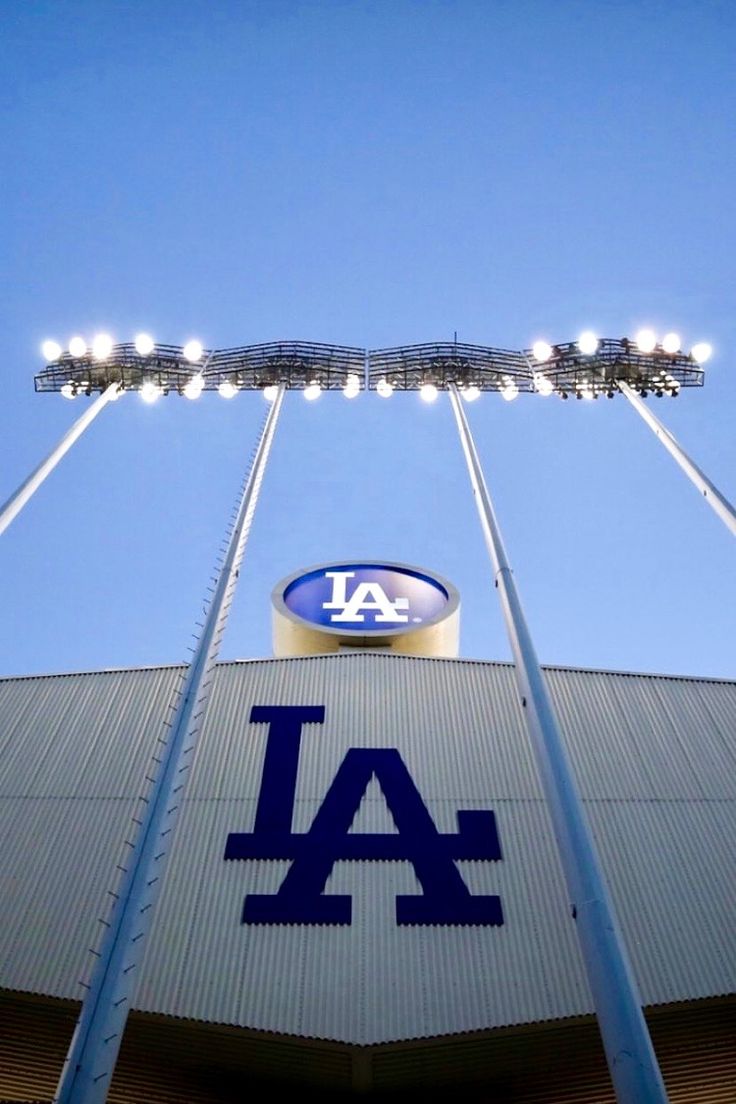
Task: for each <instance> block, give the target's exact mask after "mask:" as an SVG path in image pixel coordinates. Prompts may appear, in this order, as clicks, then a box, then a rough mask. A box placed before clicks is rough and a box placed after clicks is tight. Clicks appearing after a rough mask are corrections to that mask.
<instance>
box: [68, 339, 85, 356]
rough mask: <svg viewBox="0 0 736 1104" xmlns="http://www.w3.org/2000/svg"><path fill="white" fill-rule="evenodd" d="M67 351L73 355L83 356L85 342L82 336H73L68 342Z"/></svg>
mask: <svg viewBox="0 0 736 1104" xmlns="http://www.w3.org/2000/svg"><path fill="white" fill-rule="evenodd" d="M69 352H70V353H71V355H72V356H73V357H83V356H85V355H86V353H87V342H86V341H85V340H84V338H83V337H73V338H72V339H71V341H70V342H69Z"/></svg>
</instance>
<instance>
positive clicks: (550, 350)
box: [525, 329, 736, 536]
mask: <svg viewBox="0 0 736 1104" xmlns="http://www.w3.org/2000/svg"><path fill="white" fill-rule="evenodd" d="M525 355H526V357H527V360H528V362H529V365H530V367H531V369H532V371H533V374H534V381H535V387H536V389H537V391H538V392H539V393H540V394H545V395H550V394H553V393H556V394H558V395H560V396H561V397H562V398H563V399H567V398H569V397H570V396H571V395H574V396H575V397H576V398H578V399H597V398H599V397H600V396H601V395H606V396H607V397H608V398H609V399H611V398H613V397H614V395H615V394H616V393H620V394H622V395H625V396H626V398H627V399H628V400H629V402H630V403H631V405H632V406H633V408H634V410H636V412H637V414H639V416H640V417H641V418H642V419H643V420H644V421H645V422H646V424H647V425H648V426H649V428H650V429H651V430H652V432H653V433H654V435H655V436H656V437H657V438H658V439H659V440H660V441H661V442H662V444H663V445H664V447H665V448H666V449H667V451H668V452H669V453H670V455H671V456H672V457H673V458H674V459H675V461H676V462H677V464H678V465H679V466H680V468H681V469H682V471H684V473H685V475H686V476H687V477H688V479H690V480H691V482H692V483H693V484H694V485H695V486H696V487H697V489H698V491H699V492H700V493H701V495H702V496H703V498H704V499H705V501H706V502H707V503H708V505H709V506H710V507H711V509H712V510H714V511H715V513H716V514H717V515H718V517H719V518H720V519H721V521H722V522H723V523H724V525H726V526H727V527H728V529H730V531H731V532H732V533H733V534H734V536H736V508H734V506H733V505H732V504H731V503H730V502H729V500H728V499H727V498H726V497H725V495H723V494H722V493H721V492H720V491H719V490H718V488H717V487H716V486H715V485H714V484H713V483H712V482H711V481H710V479H708V477H707V476H706V475H705V473H704V472H703V471H701V469H700V468H699V467H698V466H697V464H696V463H695V462H694V460H692V459H691V457H689V456H688V454H687V453H686V452H685V450H684V449H683V448H682V447H681V445H679V444H678V442H677V441H676V440H675V438H674V436H673V435H672V434H671V433H670V431H669V430H668V429H666V428H665V426H664V425H663V424H662V422H661V421H660V420H659V419H658V418H657V417H656V415H655V414H654V413H653V412H652V411H651V410H650V409H649V407H648V406H647V405H646V403H645V402H644V401H643V400H644V399H645V398H646V397H647V395H655V396H656V397H657V398H662V397H663V396H664V395H670V396H672V398H675V397H676V396H677V395H678V394H679V393H680V390H681V389H682V388H683V387H702V385H703V374H704V373H703V368H702V365H703V364H704V363H705V362H706V360H708V358H709V357H710V355H711V348H710V345H708V344H706V343H705V342H700V343H699V344H697V345H693V347H692V349H691V350H690V352H689V353H685V352H683V351H682V349H681V346H680V338H679V335H678V334H675V333H669V334H665V335H664V337H663V338H662V340H661V341H658V340H657V336H656V334H655V333H654V332H653V331H652V330H649V329H647V330H640V331H639V333H638V334H636V336H635V338H634V339H633V340H632V339H629V338H620V339H611V338H602V339H600V340H599V339H598V338H596V337H595V335H593V334H590V333H588V334H584V335H581V337H580V338H578V340H577V341H569V342H565V343H564V344H561V345H549V344H547V343H546V342H543V341H539V342H536V343H535V345H534V346H533V347H532V348H531V349H528V350H526V354H525Z"/></svg>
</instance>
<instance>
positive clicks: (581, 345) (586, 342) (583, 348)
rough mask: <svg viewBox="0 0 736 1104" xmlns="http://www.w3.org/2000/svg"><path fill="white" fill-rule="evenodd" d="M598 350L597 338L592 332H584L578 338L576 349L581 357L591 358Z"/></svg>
mask: <svg viewBox="0 0 736 1104" xmlns="http://www.w3.org/2000/svg"><path fill="white" fill-rule="evenodd" d="M597 348H598V338H597V337H596V336H595V334H594V333H593V331H592V330H585V332H584V333H581V335H580V337H579V338H578V349H579V350H580V352H581V353H582V354H583V356H592V355H593V353H594V352H595V351H596V349H597Z"/></svg>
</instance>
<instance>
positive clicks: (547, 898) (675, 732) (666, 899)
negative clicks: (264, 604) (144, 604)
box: [0, 653, 736, 1044]
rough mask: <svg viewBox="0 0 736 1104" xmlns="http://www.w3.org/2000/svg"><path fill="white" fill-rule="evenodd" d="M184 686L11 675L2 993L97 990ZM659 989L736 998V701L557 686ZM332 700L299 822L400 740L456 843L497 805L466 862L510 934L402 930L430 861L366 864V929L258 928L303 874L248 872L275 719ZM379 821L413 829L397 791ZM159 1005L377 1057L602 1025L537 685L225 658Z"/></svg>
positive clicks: (710, 695) (303, 824) (673, 689)
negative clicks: (237, 844)
mask: <svg viewBox="0 0 736 1104" xmlns="http://www.w3.org/2000/svg"><path fill="white" fill-rule="evenodd" d="M177 674H178V671H177V670H176V669H173V668H172V669H165V670H151V671H133V672H114V673H100V674H91V675H83V676H60V677H54V678H45V679H23V680H7V681H5V682H0V718H2V720H1V723H0V817H2V820H1V821H0V823H1V824H2V829H0V830H1V831H2V840H3V846H2V852H1V853H0V876H1V877H2V879H3V883H4V885H5V886H6V887H8V891H4V892H3V894H2V897H0V985H2V986H4V987H6V988H14V989H19V990H26V991H34V992H45V993H48V994H50V995H53V996H58V997H77V996H79V995H80V991H79V989H78V988H77V984H76V983H77V980H78V978H79V977H80V976H84V975H85V973H86V969H87V964H88V962H89V958H88V956H87V954H86V948H87V947H89V946H90V944H91V943H92V942H93V941H94V940H95V939H96V936H95V926H96V919H97V917H98V916H99V915H101V914H103V913H104V910H105V900H104V898H105V891H106V890H107V889H108V888H109V887H110V886H111V885H112V884H113V878H112V873H113V867H114V864H115V862H117V861H118V859H117V855H118V853H119V844H120V840H121V837H122V834H123V833H124V829H125V827H126V823H127V822H128V820H129V818H130V815H131V810H132V808H133V807H134V803H135V799H136V795H137V794H138V792H139V790H140V788H141V779H142V777H143V775H144V773H145V770H146V766H147V762H148V759H149V756H150V754H151V751H152V750H153V747H154V742H155V740H156V739H157V738H158V737H159V735H160V733H161V728H160V721H161V720H162V719H163V716H164V712H165V707H166V704H167V701H168V699H169V696H170V694H171V691H172V689H173V686H174V683H175V681H176V678H177ZM548 679H549V683H550V687H551V690H552V693H553V697H554V699H555V702H556V705H557V707H558V710H559V714H560V718H561V721H562V724H563V729H564V731H565V735H566V738H567V740H568V744H569V746H570V750H571V755H572V758H573V761H574V762H575V764H576V768H577V770H578V774H579V777H580V783H581V788H582V791H583V794H584V796H585V798H586V802H587V806H588V809H589V812H590V815H591V820H592V823H593V826H594V830H595V832H596V836H597V838H598V840H599V843H600V846H601V851H602V854H603V857H604V861H605V865H606V869H607V872H608V875H609V878H610V881H611V885H612V890H613V893H614V897H615V898H616V902H617V904H618V907H619V909H620V912H621V917H622V921H623V924H624V928H625V931H626V934H627V940H628V944H629V947H630V950H631V953H632V957H633V959H634V965H635V969H636V973H637V977H638V979H639V982H640V985H641V988H642V992H643V997H644V1000H645V1002H646V1003H647V1004H657V1003H670V1002H676V1001H682V1000H688V999H693V998H699V997H707V996H715V995H718V994H724V993H731V992H733V991H734V989H735V988H736V986H735V985H734V982H735V981H736V953H735V952H736V940H735V937H734V925H733V922H732V910H733V885H734V884H736V869H735V868H734V854H733V851H734V849H733V839H734V837H735V836H736V803H735V802H734V798H736V771H735V770H734V767H736V751H735V747H734V731H736V685H734V684H732V683H724V682H715V681H713V682H710V681H707V680H687V679H668V678H656V677H648V676H638V675H637V676H634V675H617V674H608V673H599V672H580V671H565V670H551V671H549V672H548ZM254 704H257V705H274V704H293V705H324V706H325V707H326V719H325V723H324V724H323V725H306V726H305V728H304V732H303V738H302V753H301V759H300V769H299V776H298V783H297V801H296V806H295V813H294V825H293V828H294V831H297V832H304V831H306V829H307V828H308V827H309V825H310V823H311V821H312V818H313V816H314V814H315V811H316V810H317V808H318V807H319V805H320V803H321V801H322V799H323V797H324V794H325V792H326V790H327V787H328V786H329V784H330V782H331V781H332V779H333V777H334V775H335V772H336V770H337V768H338V766H339V764H340V762H341V761H342V759H343V757H344V755H345V752H346V750H347V749H348V748H350V747H395V748H398V749H399V751H400V753H401V755H402V758H403V759H404V761H405V763H406V765H407V767H408V768H409V770H410V772H411V775H412V777H413V779H414V781H415V783H416V785H417V786H418V788H419V791H420V792H421V794H422V795H423V798H424V800H425V803H426V805H427V807H428V808H429V810H430V812H431V815H432V817H433V818H434V820H435V823H436V824H437V827H438V828H439V830H440V831H442V832H454V831H456V830H457V822H456V819H455V815H456V812H457V810H458V809H487V808H490V809H493V810H494V812H495V814H496V818H497V823H498V829H499V834H500V839H501V846H502V850H503V861H502V862H481V861H474V862H470V861H462V862H459V863H458V867H459V869H460V870H461V872H462V874H463V876H464V878H465V879H466V882H467V884H468V886H469V887H470V889H471V891H472V892H473V893H476V894H479V893H486V894H500V897H501V900H502V903H503V908H504V918H505V922H504V924H503V926H501V927H443V926H431V927H398V926H397V925H396V923H395V897H396V895H397V894H407V893H408V894H412V893H418V892H420V886H419V883H418V881H417V878H416V876H415V874H414V870H413V868H412V866H411V865H410V864H409V863H406V862H340V863H337V864H336V865H335V868H334V870H333V873H332V875H331V877H330V879H329V881H328V883H327V888H326V892H327V893H350V894H352V897H353V921H352V924H351V925H350V926H344V927H334V926H329V927H324V926H317V927H314V926H302V925H293V926H292V925H276V926H272V925H263V926H248V925H243V924H241V922H240V918H241V912H242V906H243V899H244V897H245V895H246V893H256V892H260V893H263V892H267V893H271V892H275V891H276V890H277V888H278V886H279V884H280V882H281V879H282V878H283V875H284V873H285V871H286V870H287V869H288V866H289V864H288V862H286V861H274V862H255V861H230V862H225V861H224V860H223V853H224V847H225V841H226V839H227V836H228V834H229V833H230V832H246V831H251V830H252V827H253V819H254V813H255V806H256V802H257V798H258V793H259V787H260V778H261V767H262V762H263V755H264V748H265V740H266V732H267V727H266V726H265V725H263V724H255V725H254V724H250V723H249V715H250V710H251V707H252V705H254ZM354 829H355V830H359V831H363V832H365V831H382V832H386V831H391V830H392V820H391V817H390V815H389V813H388V812H387V809H386V806H385V802H384V799H383V797H382V794H381V791H380V788H379V787H378V785H377V783H376V782H375V780H374V782H373V783H372V784H371V788H370V789H369V791H368V793H367V795H366V798H365V799H364V801H363V804H362V806H361V809H360V811H359V813H358V816H357V817H356V821H355V824H354ZM137 1006H138V1007H139V1008H141V1009H143V1010H148V1011H151V1012H161V1013H170V1014H173V1015H177V1016H185V1017H192V1018H195V1019H202V1020H208V1021H213V1022H221V1023H228V1024H235V1025H242V1026H247V1027H251V1028H257V1029H263V1030H267V1031H272V1032H279V1033H285V1034H290V1035H297V1036H299V1035H301V1036H305V1037H312V1038H329V1039H336V1040H344V1041H351V1042H358V1043H362V1044H372V1043H377V1042H385V1041H391V1040H400V1039H406V1038H417V1037H423V1036H438V1035H449V1034H452V1033H461V1032H469V1031H476V1030H479V1029H483V1028H488V1027H497V1026H501V1025H508V1024H522V1023H526V1022H534V1021H540V1020H552V1019H556V1018H563V1017H569V1016H576V1015H580V1014H584V1013H586V1012H589V1011H590V1010H591V1003H590V998H589V995H588V992H587V987H586V984H585V981H584V978H583V975H582V971H581V967H580V962H579V956H578V951H577V947H576V943H575V938H574V931H573V922H572V921H571V919H570V917H569V911H568V908H567V904H566V899H565V893H564V890H563V889H562V887H561V877H560V873H559V867H558V863H557V859H556V855H555V849H554V845H553V842H552V840H551V836H550V830H549V825H548V821H547V816H546V811H545V808H544V805H543V802H542V800H541V796H540V790H539V786H538V783H537V779H536V772H535V769H534V766H533V763H532V759H531V754H530V750H529V747H528V743H527V739H526V735H525V733H524V730H523V727H522V723H521V717H520V710H519V708H518V705H517V702H516V696H515V690H514V684H513V675H512V670H511V668H510V667H509V666H507V665H503V664H487V663H474V662H467V661H462V660H436V659H414V658H410V657H401V656H396V655H378V654H371V653H365V654H361V653H356V654H340V655H334V656H320V657H311V658H307V659H293V660H264V661H254V662H249V663H240V664H226V665H222V666H221V667H220V668H219V670H218V676H217V683H216V687H215V691H214V696H213V702H212V708H211V712H210V716H209V720H208V723H207V726H206V730H205V732H204V733H203V736H202V740H201V744H200V747H199V750H198V752H197V761H196V764H195V769H194V771H193V775H192V780H191V784H190V787H189V789H188V792H187V797H186V802H185V808H184V811H183V814H182V818H181V820H180V824H179V831H178V838H177V842H176V845H175V848H174V852H173V854H172V863H171V867H170V869H169V874H168V876H167V881H166V886H165V889H164V893H163V895H162V899H161V901H160V903H159V907H158V911H157V916H156V925H155V930H154V935H153V938H152V940H151V943H150V945H149V948H148V952H147V956H146V961H145V964H144V970H143V973H142V983H141V986H140V989H139V992H138V997H137Z"/></svg>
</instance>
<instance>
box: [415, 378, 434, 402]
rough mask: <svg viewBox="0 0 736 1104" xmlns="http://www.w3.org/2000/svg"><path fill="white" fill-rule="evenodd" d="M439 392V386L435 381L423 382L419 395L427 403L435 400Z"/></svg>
mask: <svg viewBox="0 0 736 1104" xmlns="http://www.w3.org/2000/svg"><path fill="white" fill-rule="evenodd" d="M437 394H438V391H437V388H436V386H435V385H434V384H433V383H423V384H422V386H421V387H420V388H419V397H420V398H421V399H422V400H423V401H424V402H426V403H431V402H434V401H435V399H436V398H437Z"/></svg>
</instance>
